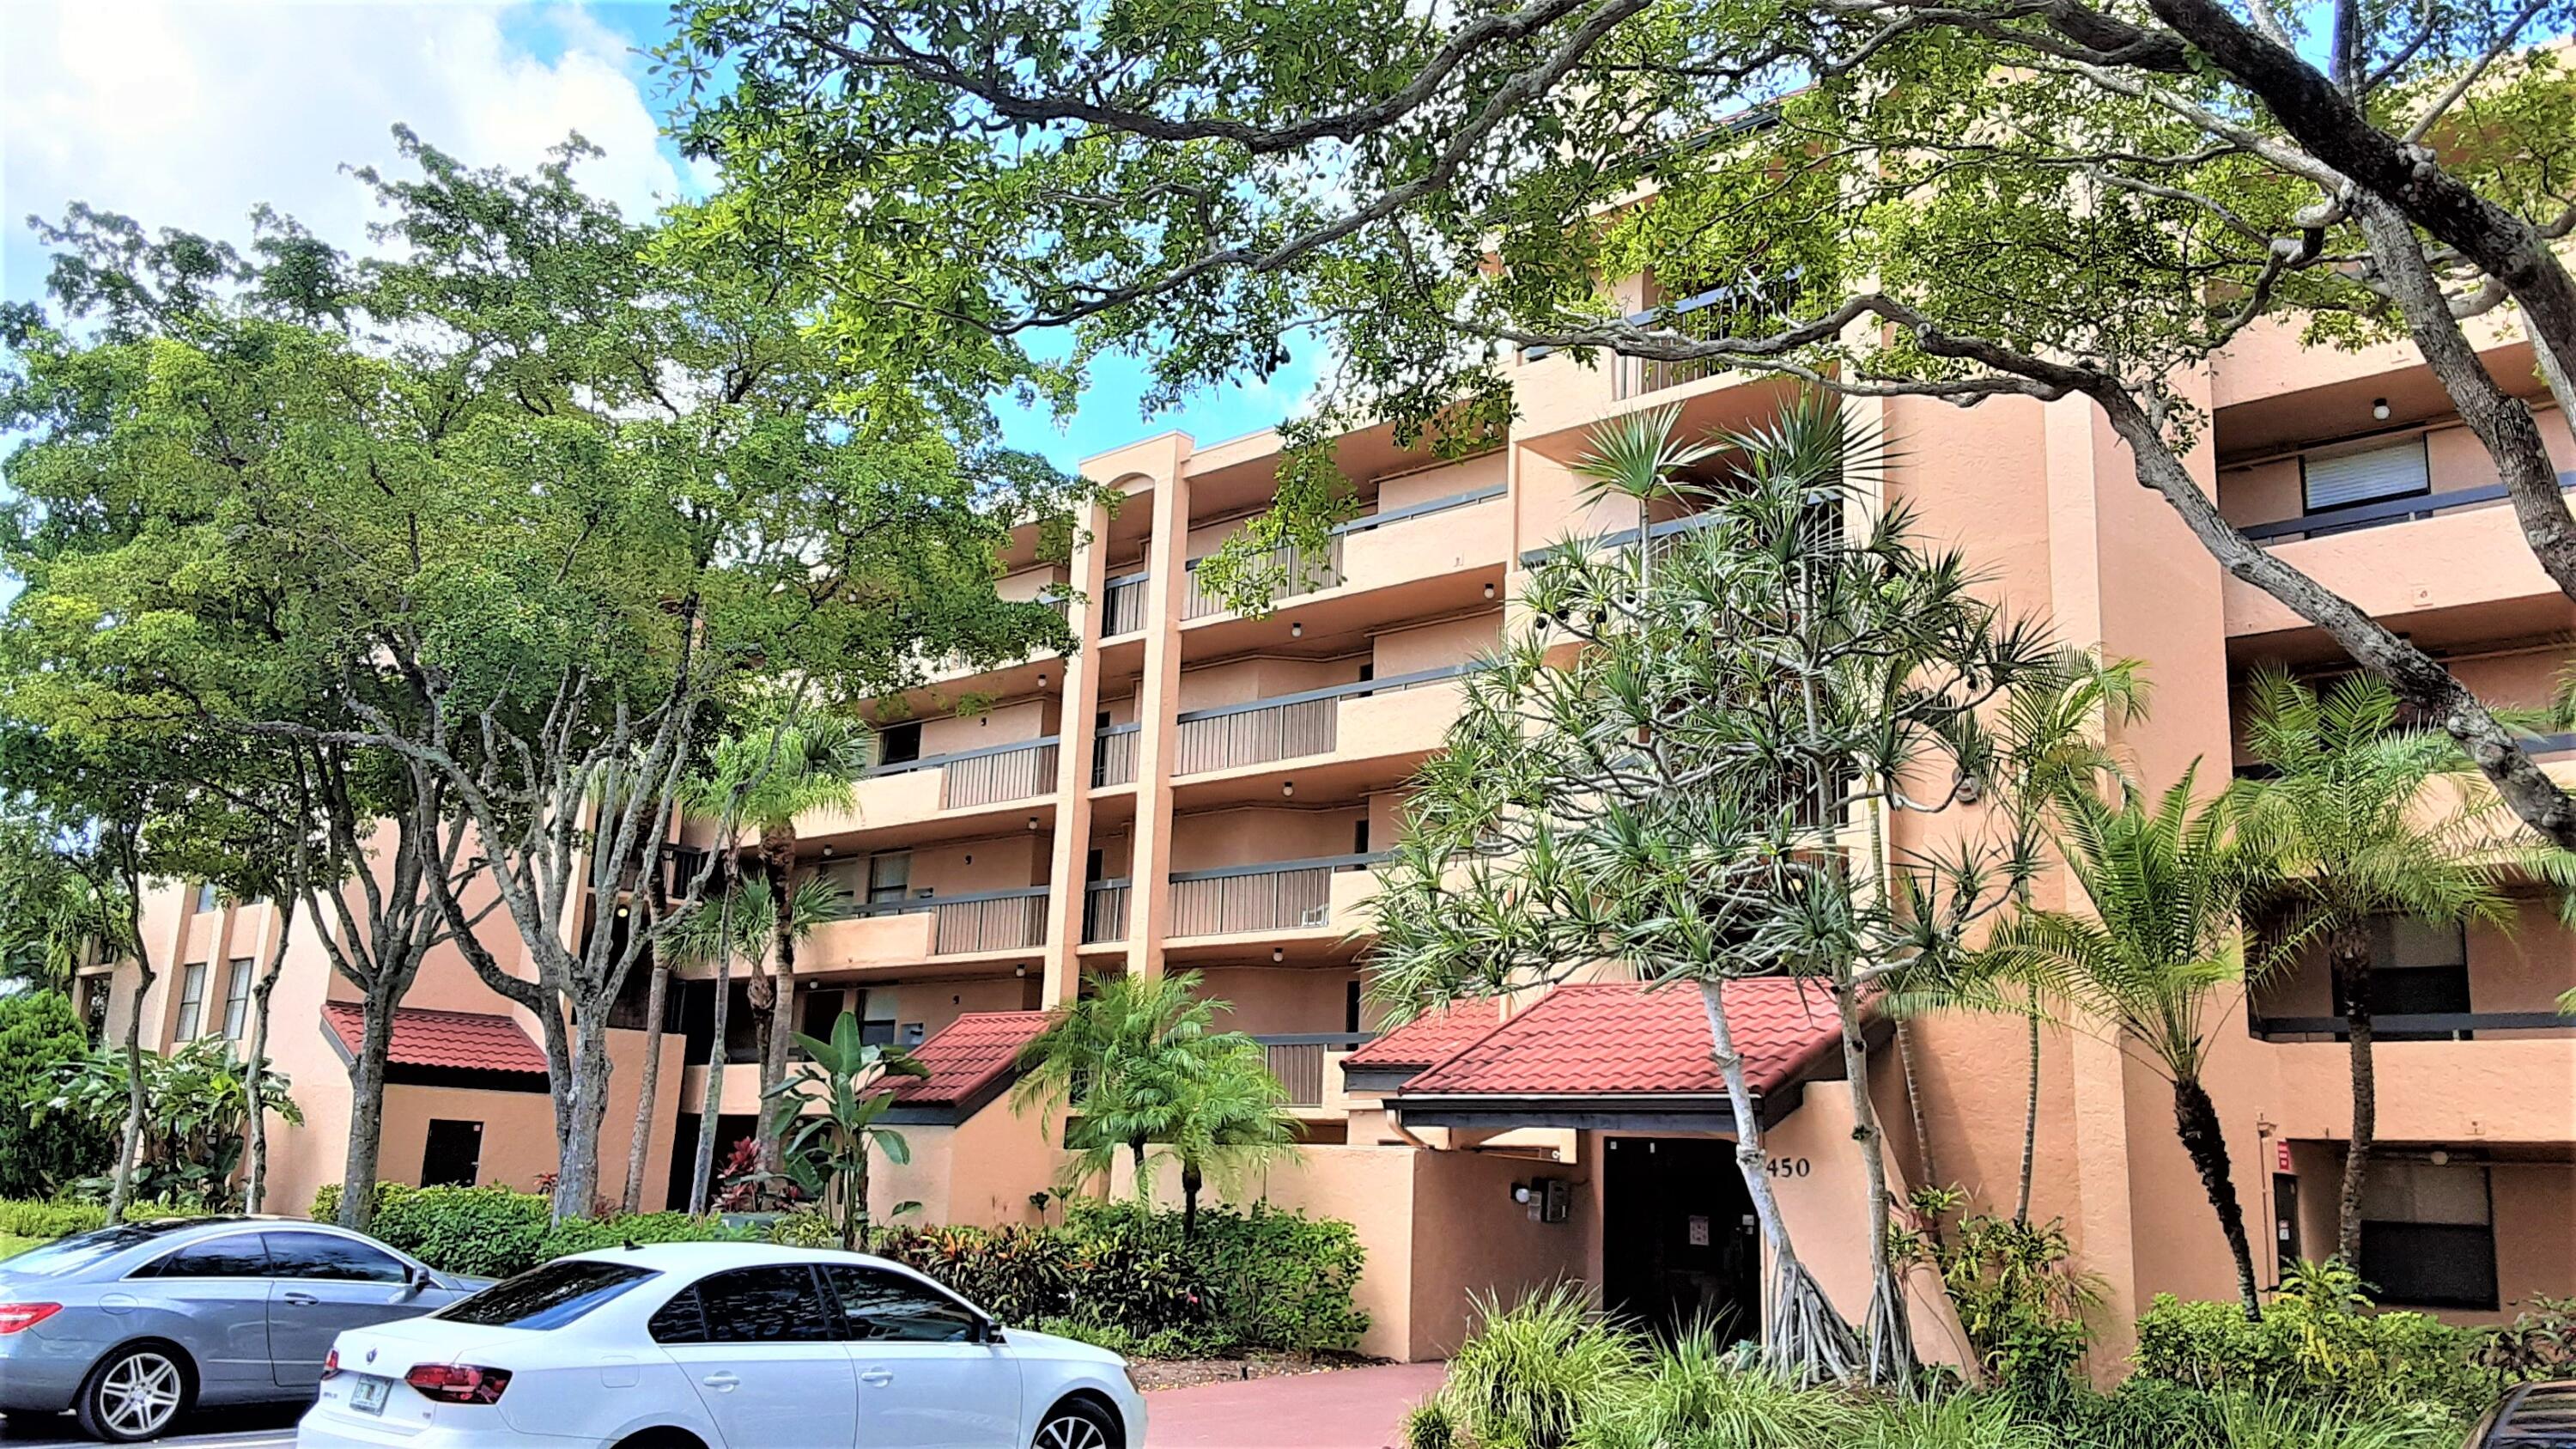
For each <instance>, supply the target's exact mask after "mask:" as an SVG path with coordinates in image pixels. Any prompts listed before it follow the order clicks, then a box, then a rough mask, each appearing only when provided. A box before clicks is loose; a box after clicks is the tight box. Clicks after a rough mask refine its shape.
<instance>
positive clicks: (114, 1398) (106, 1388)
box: [73, 1343, 188, 1444]
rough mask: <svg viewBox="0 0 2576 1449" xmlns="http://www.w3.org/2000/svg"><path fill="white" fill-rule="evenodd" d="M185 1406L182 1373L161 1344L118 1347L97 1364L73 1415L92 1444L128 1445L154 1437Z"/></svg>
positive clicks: (173, 1351) (181, 1365) (175, 1357)
mask: <svg viewBox="0 0 2576 1449" xmlns="http://www.w3.org/2000/svg"><path fill="white" fill-rule="evenodd" d="M187 1406H188V1370H187V1368H186V1366H185V1364H184V1363H183V1362H182V1360H181V1359H180V1356H179V1351H178V1350H177V1349H174V1348H169V1347H167V1346H165V1345H161V1344H152V1343H145V1344H137V1345H135V1346H134V1347H131V1348H121V1349H118V1350H117V1351H116V1352H114V1353H112V1354H109V1355H108V1356H107V1357H106V1358H104V1359H102V1360H100V1361H99V1365H98V1367H96V1368H94V1369H91V1370H90V1371H89V1379H88V1381H87V1382H86V1383H83V1384H82V1385H81V1392H80V1400H79V1402H78V1403H76V1404H75V1405H73V1410H74V1412H76V1413H77V1414H79V1416H80V1426H81V1428H82V1430H83V1431H84V1432H86V1433H87V1434H88V1435H89V1436H90V1437H91V1438H93V1439H104V1440H106V1441H107V1442H109V1443H111V1444H131V1443H134V1442H135V1441H137V1440H141V1439H151V1438H157V1437H158V1436H159V1435H160V1434H161V1431H163V1430H164V1429H167V1428H169V1427H170V1421H171V1420H173V1419H175V1418H177V1417H179V1411H180V1410H181V1409H184V1408H186V1407H187Z"/></svg>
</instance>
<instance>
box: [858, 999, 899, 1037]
mask: <svg viewBox="0 0 2576 1449" xmlns="http://www.w3.org/2000/svg"><path fill="white" fill-rule="evenodd" d="M894 1032H895V1026H894V993H893V992H891V991H862V992H860V993H859V1042H860V1044H861V1045H863V1046H893V1045H894Z"/></svg>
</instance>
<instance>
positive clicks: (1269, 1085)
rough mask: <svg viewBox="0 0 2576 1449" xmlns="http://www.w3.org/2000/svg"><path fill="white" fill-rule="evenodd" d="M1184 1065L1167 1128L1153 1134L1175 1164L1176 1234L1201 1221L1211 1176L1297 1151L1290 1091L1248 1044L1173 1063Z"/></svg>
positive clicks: (1193, 1231)
mask: <svg viewBox="0 0 2576 1449" xmlns="http://www.w3.org/2000/svg"><path fill="white" fill-rule="evenodd" d="M1175 1065H1182V1066H1186V1067H1187V1068H1189V1070H1188V1071H1187V1073H1186V1074H1185V1075H1183V1076H1182V1077H1180V1078H1179V1079H1178V1080H1177V1081H1175V1082H1173V1083H1172V1084H1171V1085H1170V1088H1169V1096H1168V1102H1167V1106H1166V1107H1165V1112H1166V1115H1167V1117H1168V1123H1167V1125H1166V1126H1165V1127H1164V1128H1163V1129H1162V1130H1161V1131H1159V1132H1157V1133H1156V1134H1155V1140H1156V1141H1158V1142H1160V1143H1161V1144H1162V1147H1163V1153H1164V1155H1166V1156H1168V1157H1170V1158H1171V1160H1172V1162H1173V1163H1174V1164H1175V1165H1176V1166H1178V1167H1179V1168H1180V1173H1181V1236H1182V1237H1183V1238H1185V1239H1186V1238H1190V1237H1194V1236H1196V1235H1197V1233H1198V1225H1199V1191H1200V1189H1201V1188H1203V1187H1205V1186H1206V1184H1207V1182H1208V1179H1209V1177H1210V1175H1211V1174H1214V1175H1215V1176H1216V1178H1217V1179H1218V1180H1219V1181H1220V1182H1222V1181H1224V1180H1226V1179H1230V1178H1233V1177H1236V1176H1239V1175H1240V1174H1242V1173H1244V1172H1247V1171H1249V1170H1251V1169H1253V1168H1255V1167H1258V1166H1261V1165H1262V1164H1265V1163H1268V1162H1273V1161H1276V1160H1278V1159H1279V1158H1282V1157H1287V1156H1291V1155H1293V1154H1294V1153H1295V1152H1296V1150H1297V1119H1296V1117H1295V1115H1294V1114H1292V1113H1290V1112H1289V1111H1288V1108H1287V1101H1288V1089H1287V1087H1285V1086H1284V1085H1282V1084H1281V1083H1280V1080H1279V1078H1278V1076H1277V1075H1276V1074H1274V1073H1273V1072H1272V1071H1271V1070H1270V1058H1269V1055H1268V1053H1266V1052H1264V1051H1263V1050H1262V1049H1261V1044H1260V1043H1259V1042H1254V1041H1236V1042H1234V1043H1232V1044H1231V1045H1230V1046H1229V1047H1227V1048H1226V1049H1225V1050H1222V1051H1215V1050H1211V1051H1207V1052H1204V1053H1201V1054H1198V1055H1195V1056H1191V1057H1188V1058H1184V1059H1182V1061H1180V1062H1178V1063H1175Z"/></svg>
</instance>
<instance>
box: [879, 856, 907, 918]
mask: <svg viewBox="0 0 2576 1449" xmlns="http://www.w3.org/2000/svg"><path fill="white" fill-rule="evenodd" d="M911 885H912V852H911V851H909V850H886V851H879V852H878V853H877V854H875V855H871V856H869V857H868V904H869V905H872V906H874V905H882V904H884V903H885V902H887V901H899V900H902V899H903V893H904V892H905V891H906V890H908V889H910V888H911Z"/></svg>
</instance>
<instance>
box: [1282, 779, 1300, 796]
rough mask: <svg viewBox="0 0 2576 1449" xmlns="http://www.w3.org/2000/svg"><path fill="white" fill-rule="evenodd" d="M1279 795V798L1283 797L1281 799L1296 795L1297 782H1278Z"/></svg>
mask: <svg viewBox="0 0 2576 1449" xmlns="http://www.w3.org/2000/svg"><path fill="white" fill-rule="evenodd" d="M1279 793H1280V795H1281V796H1283V797H1285V796H1291V795H1294V794H1296V793H1297V782H1296V781H1294V780H1282V781H1280V782H1279Z"/></svg>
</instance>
